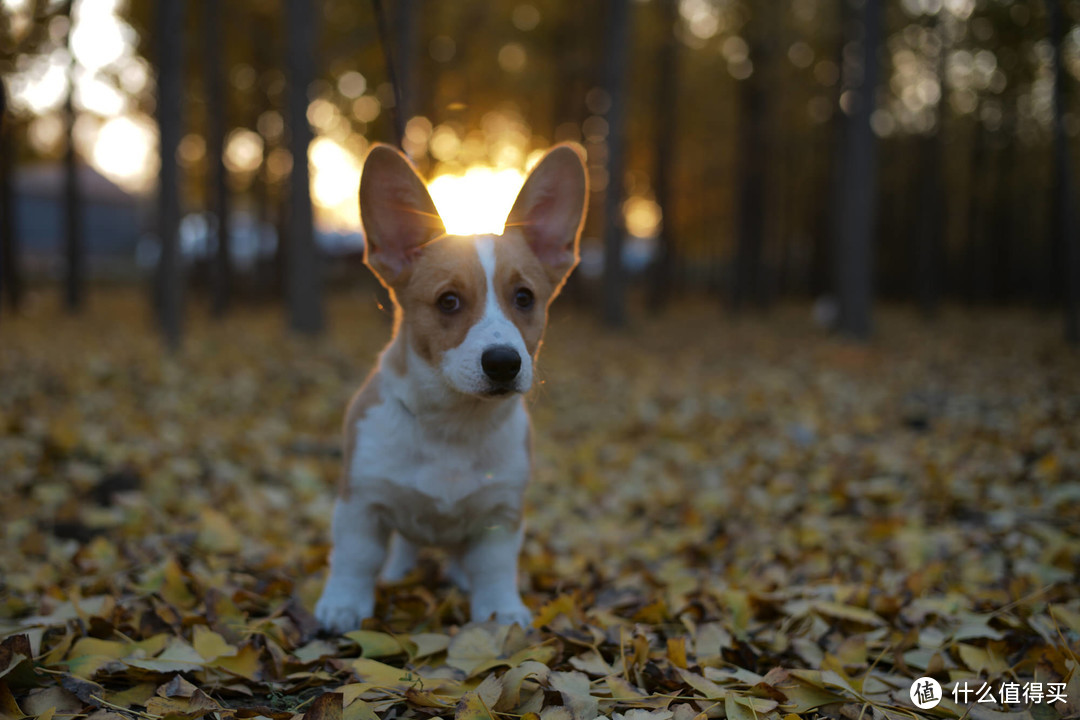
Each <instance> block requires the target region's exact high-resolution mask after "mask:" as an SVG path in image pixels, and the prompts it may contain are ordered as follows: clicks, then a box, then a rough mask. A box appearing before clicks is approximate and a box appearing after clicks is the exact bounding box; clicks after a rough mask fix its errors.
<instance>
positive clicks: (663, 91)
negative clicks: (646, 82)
mask: <svg viewBox="0 0 1080 720" xmlns="http://www.w3.org/2000/svg"><path fill="white" fill-rule="evenodd" d="M660 15H661V24H660V27H661V29H662V30H663V33H664V39H663V45H662V46H661V50H660V63H659V65H660V67H659V73H658V75H657V83H656V112H657V119H656V142H655V147H656V201H657V203H658V204H659V205H660V214H661V217H662V218H663V225H662V226H661V228H660V231H659V234H658V235H657V238H656V243H657V244H656V259H655V260H654V262H653V268H652V295H651V298H650V299H651V302H650V303H649V306H650V307H651V308H652V310H653V311H654V312H660V311H661V310H663V309H664V308H665V307H666V306H667V302H668V300H669V298H670V296H671V272H672V267H673V265H674V264H675V192H674V189H675V183H674V175H675V165H676V157H675V153H676V133H677V132H678V121H677V118H678V108H677V107H676V105H677V104H678V101H679V42H678V39H677V38H676V37H675V25H676V23H677V22H678V21H679V6H678V0H660Z"/></svg>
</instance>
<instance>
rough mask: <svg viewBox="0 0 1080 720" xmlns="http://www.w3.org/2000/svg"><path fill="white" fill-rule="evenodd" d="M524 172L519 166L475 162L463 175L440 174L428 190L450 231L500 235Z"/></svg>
mask: <svg viewBox="0 0 1080 720" xmlns="http://www.w3.org/2000/svg"><path fill="white" fill-rule="evenodd" d="M524 182H525V175H524V174H523V173H522V172H521V171H520V170H517V169H514V168H507V169H505V170H495V169H493V168H490V167H484V166H474V167H471V168H469V169H468V170H466V171H465V173H464V174H463V175H440V176H439V177H437V178H435V179H434V180H432V181H431V182H430V183H429V184H428V192H430V193H431V199H432V200H433V201H434V202H435V208H436V209H437V210H438V211H439V215H440V216H441V217H442V220H443V224H444V225H445V226H446V232H447V233H449V234H451V235H487V234H492V235H501V234H502V231H503V228H504V227H505V225H506V216H507V215H509V214H510V208H511V207H512V206H513V204H514V199H515V198H517V194H518V191H519V190H520V189H521V185H522V183H524Z"/></svg>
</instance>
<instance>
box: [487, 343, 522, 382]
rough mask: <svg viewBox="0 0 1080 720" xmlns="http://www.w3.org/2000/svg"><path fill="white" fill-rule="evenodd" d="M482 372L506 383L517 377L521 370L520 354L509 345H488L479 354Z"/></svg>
mask: <svg viewBox="0 0 1080 720" xmlns="http://www.w3.org/2000/svg"><path fill="white" fill-rule="evenodd" d="M480 366H481V367H482V368H484V374H485V375H487V376H488V377H489V378H491V379H492V380H494V381H495V382H499V383H507V382H510V381H511V380H513V379H514V378H516V377H517V374H518V370H521V356H520V355H518V353H517V350H515V349H514V348H512V347H510V346H509V345H496V346H495V347H489V348H488V349H487V350H485V351H484V354H483V355H481V356H480Z"/></svg>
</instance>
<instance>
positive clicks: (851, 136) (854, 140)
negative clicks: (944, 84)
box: [837, 0, 881, 340]
mask: <svg viewBox="0 0 1080 720" xmlns="http://www.w3.org/2000/svg"><path fill="white" fill-rule="evenodd" d="M859 14H860V15H861V16H862V26H863V31H862V78H861V82H860V83H859V85H858V86H857V87H854V88H853V89H852V110H851V118H850V122H849V123H848V128H847V137H846V138H845V145H846V151H845V166H846V172H845V178H844V187H845V192H844V212H843V217H842V226H841V234H840V238H839V240H840V245H839V248H838V252H837V263H838V269H839V273H838V278H837V281H838V293H837V298H838V300H839V311H840V315H839V329H840V331H841V332H842V333H843V334H845V335H847V336H849V337H852V338H855V339H858V340H865V339H867V338H869V336H870V332H871V307H870V306H871V303H872V301H873V274H874V233H875V230H876V220H877V141H876V138H875V137H874V133H873V130H872V129H871V127H870V115H871V114H872V113H873V111H874V93H875V90H876V88H877V80H878V57H877V54H878V45H879V43H880V36H881V0H865V1H864V3H863V6H862V9H861V10H860V11H859Z"/></svg>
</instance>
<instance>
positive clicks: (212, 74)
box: [203, 0, 233, 317]
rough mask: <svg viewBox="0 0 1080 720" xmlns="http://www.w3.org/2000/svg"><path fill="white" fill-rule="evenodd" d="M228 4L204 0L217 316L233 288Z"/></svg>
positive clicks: (209, 191) (208, 161)
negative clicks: (228, 150)
mask: <svg viewBox="0 0 1080 720" xmlns="http://www.w3.org/2000/svg"><path fill="white" fill-rule="evenodd" d="M225 7H226V5H225V3H222V2H218V0H203V11H204V18H203V19H204V24H203V41H204V47H203V57H204V59H205V69H206V114H207V125H206V127H207V132H206V135H207V142H206V165H207V171H208V172H207V185H208V188H207V208H208V209H209V211H210V214H211V215H212V216H213V217H214V223H213V229H214V236H215V238H216V240H217V247H216V252H215V255H214V269H213V274H212V287H213V299H212V302H211V309H212V311H213V314H214V316H215V317H221V316H222V315H224V314H225V312H226V310H227V309H228V306H229V301H230V296H231V288H232V276H233V273H232V253H231V246H232V243H231V242H230V237H229V187H228V176H227V174H226V170H225V134H226V125H227V121H226V113H225V75H226V71H227V68H226V66H225V59H224V57H223V55H224V53H223V52H222V51H223V49H224V45H223V43H224V17H223V15H224V12H225Z"/></svg>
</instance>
